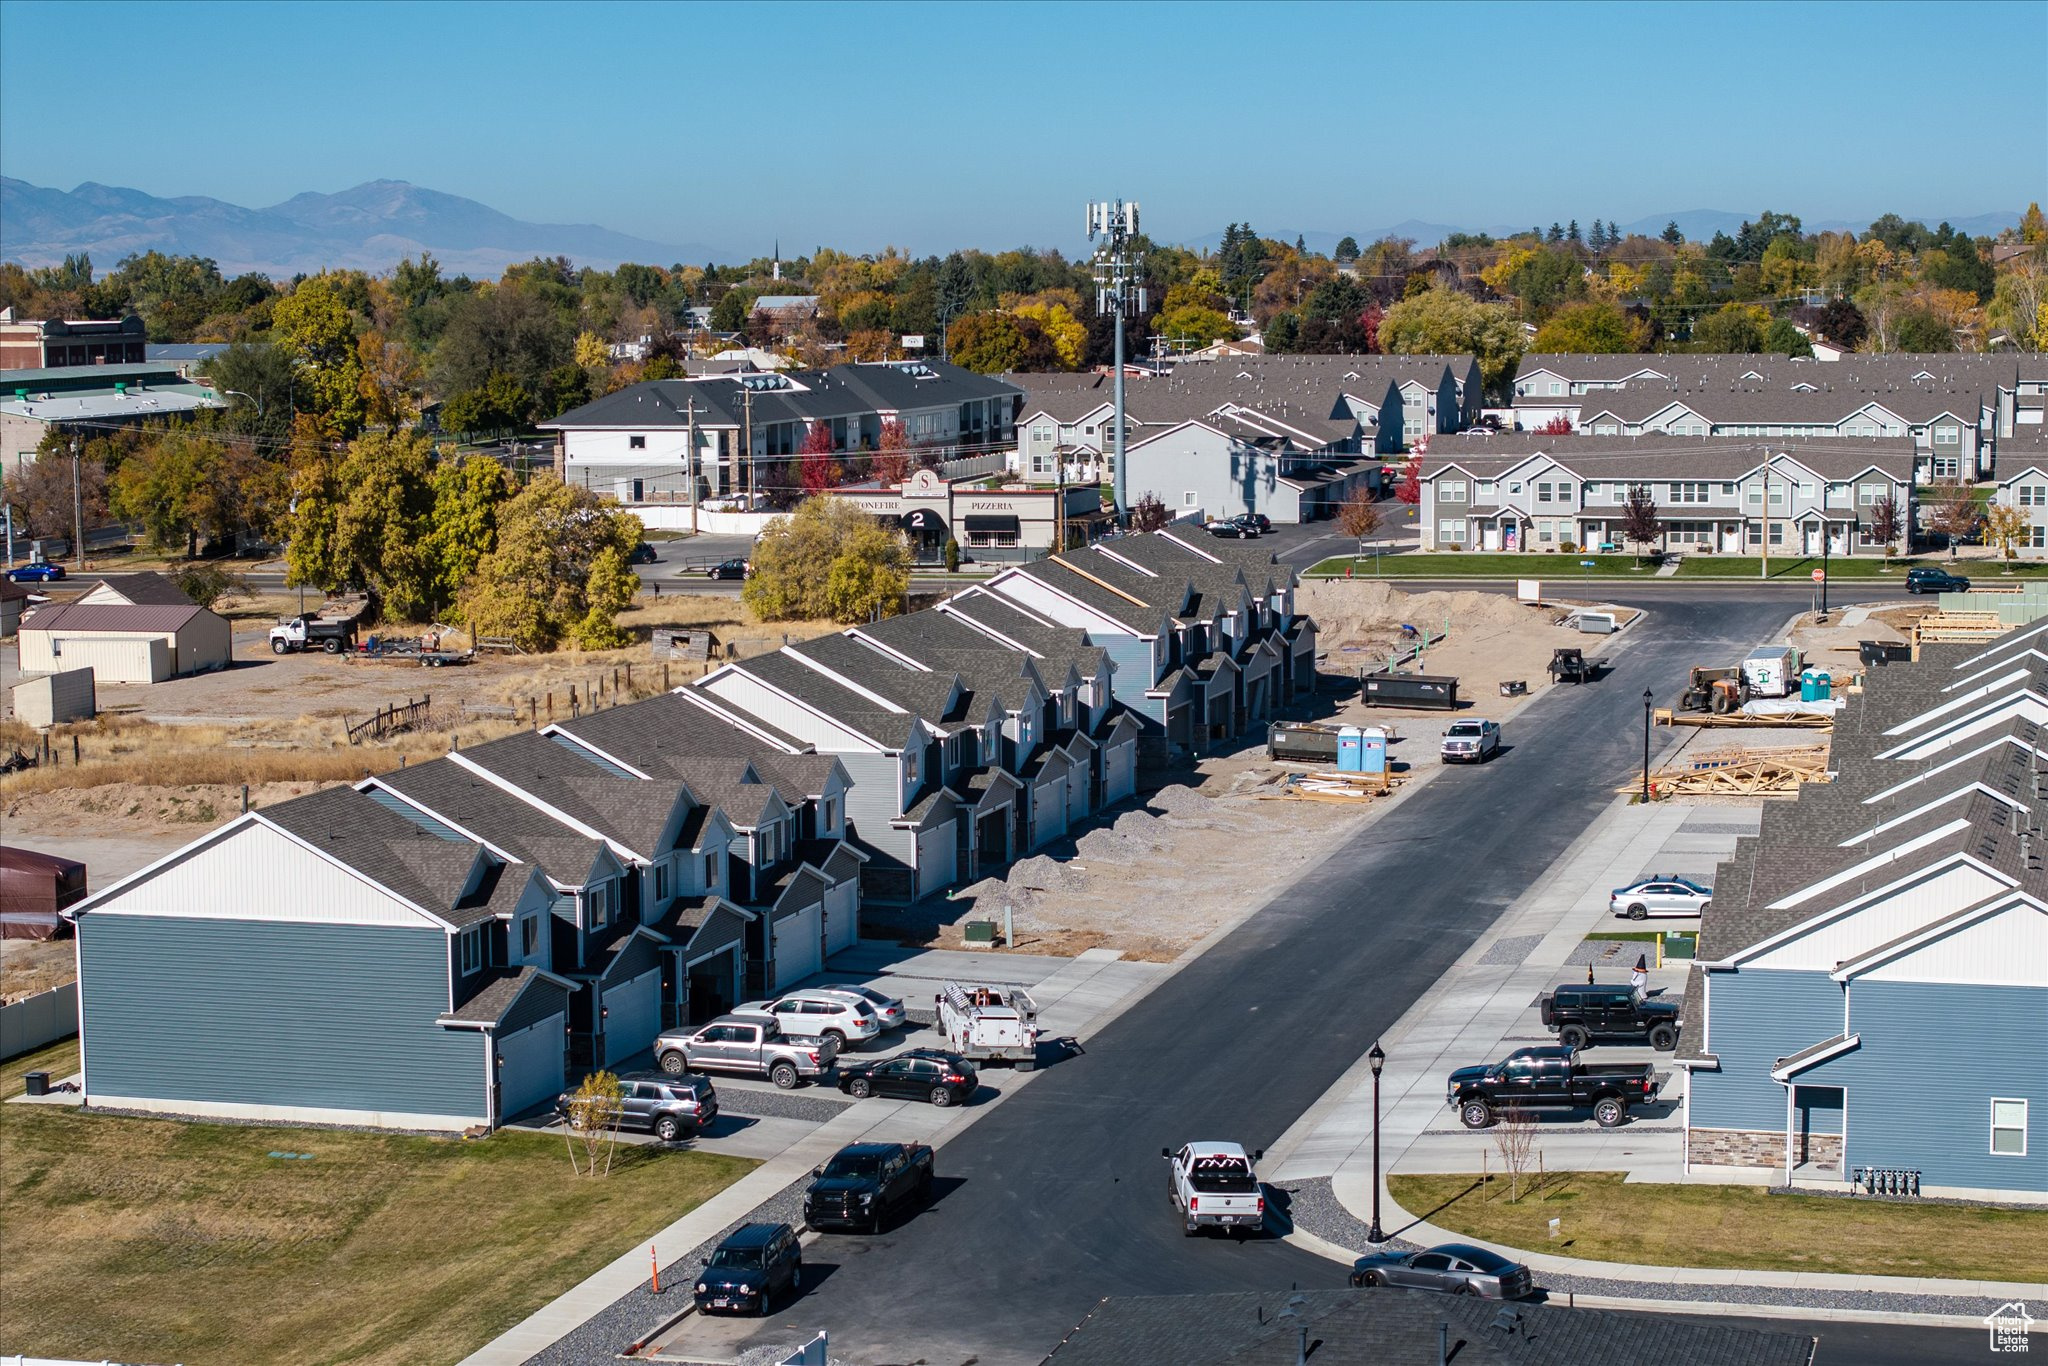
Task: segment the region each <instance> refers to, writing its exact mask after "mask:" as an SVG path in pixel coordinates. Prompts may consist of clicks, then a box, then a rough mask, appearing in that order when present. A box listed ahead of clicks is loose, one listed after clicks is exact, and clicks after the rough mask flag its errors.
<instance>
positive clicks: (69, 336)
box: [0, 308, 149, 370]
mask: <svg viewBox="0 0 2048 1366" xmlns="http://www.w3.org/2000/svg"><path fill="white" fill-rule="evenodd" d="M147 346H148V333H147V331H146V330H145V329H144V328H143V325H142V319H140V318H137V317H134V316H133V315H130V316H129V317H126V318H94V319H84V320H66V319H63V318H48V319H21V320H17V319H16V318H15V316H14V310H13V309H12V308H0V370H52V369H57V368H60V367H63V366H72V365H140V364H142V362H143V361H145V360H147V359H149V355H148V352H147V349H146V348H147Z"/></svg>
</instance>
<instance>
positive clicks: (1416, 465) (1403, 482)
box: [1394, 455, 1422, 507]
mask: <svg viewBox="0 0 2048 1366" xmlns="http://www.w3.org/2000/svg"><path fill="white" fill-rule="evenodd" d="M1394 496H1395V497H1396V498H1398V499H1400V500H1401V501H1402V502H1404V503H1406V504H1407V505H1408V506H1409V507H1416V506H1418V505H1420V504H1421V502H1422V457H1421V456H1419V455H1411V456H1409V457H1408V459H1407V460H1406V461H1404V462H1403V463H1402V465H1401V479H1400V482H1399V483H1397V484H1396V485H1395V486H1394Z"/></svg>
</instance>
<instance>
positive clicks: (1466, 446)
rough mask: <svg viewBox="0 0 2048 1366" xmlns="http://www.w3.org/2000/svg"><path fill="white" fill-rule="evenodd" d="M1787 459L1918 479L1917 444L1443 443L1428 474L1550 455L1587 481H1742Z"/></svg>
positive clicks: (1518, 436) (1838, 471)
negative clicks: (1778, 459) (1774, 460)
mask: <svg viewBox="0 0 2048 1366" xmlns="http://www.w3.org/2000/svg"><path fill="white" fill-rule="evenodd" d="M1779 454H1785V455H1789V456H1791V457H1792V458H1793V459H1794V460H1797V461H1799V462H1800V463H1801V464H1803V465H1806V466H1807V467H1808V468H1810V469H1812V470H1813V471H1814V472H1815V473H1817V474H1819V475H1820V476H1821V477H1823V478H1827V479H1845V478H1848V477H1850V476H1852V475H1855V474H1858V473H1861V472H1862V471H1863V470H1865V469H1868V468H1870V467H1871V466H1873V465H1874V466H1876V467H1877V468H1878V469H1879V470H1881V471H1883V472H1884V473H1886V474H1887V475H1890V476H1891V477H1892V478H1894V479H1899V480H1906V479H1910V478H1911V477H1912V474H1913V441H1912V438H1911V437H1904V436H1901V437H1852V438H1843V439H1840V440H1835V439H1818V438H1807V437H1725V436H1665V435H1663V434H1661V433H1660V434H1656V435H1648V436H1544V435H1541V434H1539V433H1536V432H1514V433H1506V432H1503V433H1499V434H1497V435H1494V436H1491V437H1481V436H1471V435H1459V436H1440V437H1437V438H1435V439H1433V440H1432V441H1431V442H1430V443H1429V454H1428V455H1427V456H1425V457H1424V458H1423V462H1422V474H1423V477H1424V478H1431V477H1433V476H1435V475H1437V474H1440V473H1442V472H1443V471H1444V470H1445V469H1448V468H1451V467H1452V466H1456V467H1457V468H1458V469H1461V470H1463V471H1465V472H1466V473H1468V474H1470V475H1472V476H1473V477H1475V478H1479V479H1488V478H1492V477H1494V476H1496V475H1499V474H1501V473H1504V472H1505V471H1506V470H1508V469H1509V468H1510V467H1512V466H1514V465H1518V464H1520V463H1522V461H1524V460H1526V459H1527V458H1528V457H1530V456H1533V455H1547V456H1549V457H1550V458H1551V459H1553V460H1555V461H1557V463H1558V464H1559V465H1561V466H1563V467H1564V468H1565V469H1567V470H1569V471H1571V472H1572V473H1574V474H1577V475H1579V476H1580V477H1581V478H1585V479H1645V480H1657V479H1724V480H1725V479H1739V478H1741V477H1742V476H1743V475H1746V474H1748V473H1749V472H1750V471H1752V470H1755V469H1757V468H1758V467H1759V466H1761V465H1762V464H1763V463H1764V461H1765V460H1767V459H1769V458H1770V457H1771V456H1774V455H1779Z"/></svg>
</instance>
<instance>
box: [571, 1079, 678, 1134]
mask: <svg viewBox="0 0 2048 1366" xmlns="http://www.w3.org/2000/svg"><path fill="white" fill-rule="evenodd" d="M575 1098H576V1093H575V1092H574V1091H564V1092H562V1094H561V1095H559V1096H557V1097H555V1113H556V1114H558V1115H561V1116H563V1117H564V1118H566V1117H567V1116H568V1114H569V1106H570V1103H571V1102H572V1101H574V1100H575ZM619 1103H620V1114H619V1127H620V1128H621V1129H642V1130H646V1131H647V1132H649V1133H652V1134H653V1135H654V1136H655V1137H656V1138H658V1139H660V1140H661V1141H662V1142H664V1143H673V1142H675V1141H676V1140H677V1139H679V1138H688V1137H693V1136H694V1135H696V1134H699V1133H701V1132H703V1130H704V1126H706V1125H707V1124H709V1123H711V1121H712V1120H714V1119H716V1118H718V1092H717V1090H716V1089H714V1088H713V1087H712V1085H711V1079H710V1078H709V1077H692V1076H682V1077H671V1076H670V1075H668V1074H667V1073H666V1072H628V1073H626V1075H624V1076H623V1077H620V1078H619Z"/></svg>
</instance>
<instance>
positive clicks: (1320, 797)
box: [1261, 769, 1394, 806]
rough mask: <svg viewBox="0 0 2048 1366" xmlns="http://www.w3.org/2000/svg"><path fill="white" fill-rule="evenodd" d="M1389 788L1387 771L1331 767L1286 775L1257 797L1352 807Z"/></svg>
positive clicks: (1390, 776) (1269, 799) (1389, 782)
mask: <svg viewBox="0 0 2048 1366" xmlns="http://www.w3.org/2000/svg"><path fill="white" fill-rule="evenodd" d="M1393 790H1394V779H1393V777H1392V775H1391V774H1386V773H1339V772H1337V771H1336V770H1335V769H1319V770H1317V771H1316V772H1314V773H1290V774H1288V775H1287V776H1286V777H1285V778H1284V779H1282V780H1281V782H1280V783H1279V784H1278V785H1277V786H1276V787H1275V789H1274V790H1273V791H1272V792H1269V793H1264V794H1262V796H1261V800H1265V801H1309V802H1342V803H1344V804H1346V805H1352V806H1355V805H1357V804H1358V803H1360V802H1364V801H1369V800H1371V799H1372V798H1374V797H1382V796H1385V795H1386V794H1387V793H1389V792H1392V791H1393Z"/></svg>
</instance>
